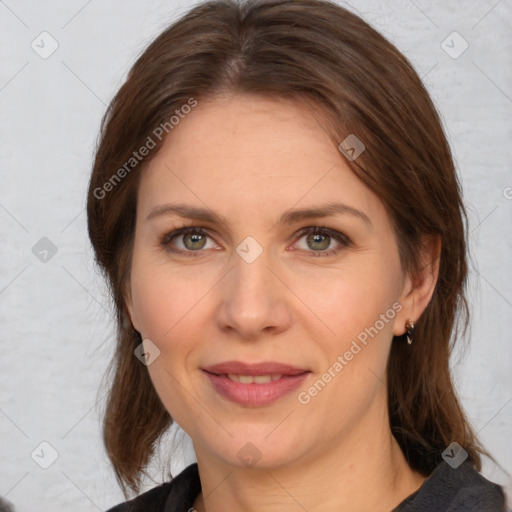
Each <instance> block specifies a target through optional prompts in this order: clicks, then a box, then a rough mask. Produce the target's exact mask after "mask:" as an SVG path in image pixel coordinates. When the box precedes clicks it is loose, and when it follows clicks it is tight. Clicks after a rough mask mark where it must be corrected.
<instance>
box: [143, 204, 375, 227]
mask: <svg viewBox="0 0 512 512" xmlns="http://www.w3.org/2000/svg"><path fill="white" fill-rule="evenodd" d="M172 214H175V215H178V216H180V217H183V218H189V219H194V220H199V221H203V222H210V223H212V224H219V225H224V226H227V225H228V224H229V222H228V220H227V219H226V218H225V217H224V216H223V215H220V214H218V213H215V212H213V211H212V210H210V209H208V208H199V207H196V206H189V205H186V204H164V205H160V206H156V207H155V208H153V209H152V210H151V212H150V213H149V215H148V216H147V217H146V221H148V220H151V219H154V218H155V217H160V216H164V215H172ZM335 215H350V216H352V217H356V218H358V219H361V220H362V221H364V223H365V224H367V225H368V226H372V222H371V220H370V218H369V217H368V216H367V215H366V214H365V213H364V212H362V211H361V210H358V209H356V208H353V207H352V206H348V205H346V204H343V203H327V204H324V205H319V206H315V207H312V208H301V209H292V210H287V211H286V212H285V213H283V215H282V216H281V218H280V219H279V221H278V224H293V223H296V222H300V221H303V220H308V219H319V218H324V217H332V216H335Z"/></svg>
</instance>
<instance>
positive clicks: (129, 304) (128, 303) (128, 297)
mask: <svg viewBox="0 0 512 512" xmlns="http://www.w3.org/2000/svg"><path fill="white" fill-rule="evenodd" d="M123 298H124V304H125V308H126V311H127V313H128V319H127V320H128V321H130V322H131V323H132V325H133V327H134V329H135V330H136V331H138V332H140V329H139V322H138V320H137V318H136V315H135V314H134V310H133V301H132V289H131V286H130V282H129V280H128V281H127V282H126V284H125V287H124V292H123Z"/></svg>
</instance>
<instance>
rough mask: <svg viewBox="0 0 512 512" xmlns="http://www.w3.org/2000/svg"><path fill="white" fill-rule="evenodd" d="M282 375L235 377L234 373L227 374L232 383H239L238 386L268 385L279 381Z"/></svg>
mask: <svg viewBox="0 0 512 512" xmlns="http://www.w3.org/2000/svg"><path fill="white" fill-rule="evenodd" d="M281 377H282V375H278V374H274V375H235V374H234V373H230V374H228V378H230V379H231V380H232V381H234V382H240V384H253V383H255V384H268V383H269V382H272V381H274V380H279V379H280V378H281Z"/></svg>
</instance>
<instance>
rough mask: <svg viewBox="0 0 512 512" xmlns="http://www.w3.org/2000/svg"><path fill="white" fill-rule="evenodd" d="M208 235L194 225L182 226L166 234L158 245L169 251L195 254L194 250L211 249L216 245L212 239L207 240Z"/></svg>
mask: <svg viewBox="0 0 512 512" xmlns="http://www.w3.org/2000/svg"><path fill="white" fill-rule="evenodd" d="M208 239H210V235H208V234H207V233H206V232H205V231H203V230H202V229H200V228H196V227H184V228H180V229H177V230H175V231H173V232H171V233H168V234H166V235H165V236H164V237H163V238H162V240H161V242H160V245H161V246H162V247H163V248H164V249H165V250H166V251H169V252H174V253H178V254H183V255H187V256H196V254H193V253H194V252H199V251H201V250H202V249H213V248H215V247H216V245H215V244H214V243H213V241H210V243H209V241H208Z"/></svg>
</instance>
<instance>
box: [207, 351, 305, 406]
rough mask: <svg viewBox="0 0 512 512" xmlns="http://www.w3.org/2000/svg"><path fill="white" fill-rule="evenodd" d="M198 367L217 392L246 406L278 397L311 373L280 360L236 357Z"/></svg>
mask: <svg viewBox="0 0 512 512" xmlns="http://www.w3.org/2000/svg"><path fill="white" fill-rule="evenodd" d="M202 371H203V373H204V374H205V376H206V377H207V378H208V380H209V382H210V384H211V386H212V387H213V389H214V390H215V391H216V392H217V393H218V394H219V395H221V396H222V397H223V398H225V399H227V400H229V401H230V402H234V403H236V404H238V405H243V406H246V407H261V406H265V405H269V404H271V403H273V402H275V401H277V400H279V399H280V398H282V397H284V396H285V395H288V394H289V393H291V392H292V391H293V390H294V389H296V388H297V387H298V386H300V385H301V384H302V383H303V382H304V380H305V379H306V378H307V376H308V375H309V374H310V373H311V371H310V370H306V369H303V368H297V367H295V366H291V365H287V364H283V363H277V362H265V363H257V364H247V363H242V362H239V361H227V362H225V363H220V364H216V365H213V366H209V367H207V368H203V369H202Z"/></svg>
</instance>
